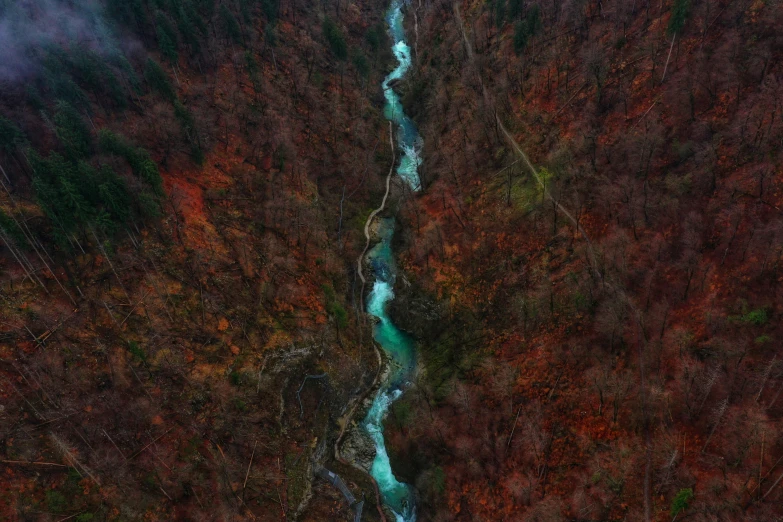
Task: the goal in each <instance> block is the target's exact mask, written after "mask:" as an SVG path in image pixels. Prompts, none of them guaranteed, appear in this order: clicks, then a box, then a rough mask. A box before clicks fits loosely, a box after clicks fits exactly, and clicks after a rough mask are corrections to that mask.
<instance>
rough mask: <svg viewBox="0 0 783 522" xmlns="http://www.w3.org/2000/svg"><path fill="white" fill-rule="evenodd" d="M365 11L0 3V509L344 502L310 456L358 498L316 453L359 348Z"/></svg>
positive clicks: (375, 83) (372, 66)
mask: <svg viewBox="0 0 783 522" xmlns="http://www.w3.org/2000/svg"><path fill="white" fill-rule="evenodd" d="M382 10H383V6H381V5H378V4H377V3H375V2H364V1H359V2H354V3H350V4H346V3H344V2H339V1H338V2H322V3H320V4H319V5H318V7H317V8H314V7H313V6H309V5H305V4H304V3H302V2H297V1H290V2H280V3H277V2H270V1H255V0H241V1H239V2H233V1H225V2H222V1H219V2H215V1H213V0H160V1H147V0H131V1H125V0H123V1H119V0H117V1H114V0H107V1H106V2H97V3H87V4H84V5H82V6H79V5H74V4H73V3H72V2H65V1H58V0H48V1H25V2H0V35H1V36H2V40H1V41H3V42H5V43H6V44H7V45H5V46H3V49H2V51H0V57H2V58H3V60H2V62H3V63H2V66H0V83H2V89H0V91H1V92H2V94H0V115H1V117H0V165H2V167H3V172H2V173H3V177H2V182H3V191H2V194H0V239H2V242H1V244H2V246H0V266H1V267H2V269H1V270H0V273H2V278H1V281H0V285H1V286H0V296H1V297H2V302H1V303H0V307H1V308H0V310H2V313H0V317H2V320H1V321H0V375H1V376H2V377H0V382H2V384H0V397H2V408H0V418H2V422H0V426H2V427H1V428H0V434H1V435H0V440H1V441H2V446H0V469H2V471H3V478H2V479H0V517H2V518H4V519H8V520H50V519H51V520H55V519H57V520H59V519H63V518H66V517H73V518H74V519H75V520H80V521H86V520H127V519H142V518H144V519H147V520H172V519H187V520H196V519H199V520H200V519H205V520H206V519H210V520H211V519H238V518H239V519H249V520H251V519H252V520H280V519H281V518H292V519H293V518H297V517H298V518H300V519H302V520H325V519H339V518H341V517H346V518H347V517H350V514H349V513H350V510H349V508H348V506H347V505H345V504H344V502H343V500H342V497H341V496H340V494H339V492H337V491H336V490H332V488H331V487H330V486H328V484H326V482H323V481H317V480H316V479H315V478H314V477H313V475H312V472H313V469H314V468H315V467H317V466H319V465H323V464H324V463H327V462H329V463H330V465H335V466H336V468H337V469H339V472H340V473H341V474H342V476H343V478H344V479H345V480H346V482H348V485H349V487H351V488H352V489H353V491H354V494H355V495H356V496H357V497H361V496H362V492H366V493H367V497H368V498H367V506H366V507H365V513H366V517H365V518H366V519H370V520H372V519H373V517H376V516H378V510H377V509H376V508H375V505H374V502H375V495H374V494H373V491H374V488H373V485H372V483H371V482H369V478H368V477H367V476H365V475H362V474H360V473H357V472H356V471H355V470H353V469H352V468H350V467H348V466H341V465H339V464H334V463H331V462H330V459H331V450H332V447H333V443H334V439H335V437H336V436H337V434H338V433H339V431H340V429H341V423H343V422H345V421H346V419H345V415H346V414H347V413H348V412H351V411H354V410H353V409H352V405H353V404H354V401H355V400H356V399H357V398H358V397H359V396H361V395H362V394H364V393H365V392H366V390H367V387H368V386H369V385H370V384H371V383H372V382H373V380H374V378H375V375H376V373H377V371H378V359H377V356H376V353H375V351H374V349H373V347H372V344H371V334H370V331H369V328H368V327H367V325H366V322H365V320H364V319H363V314H362V313H361V311H360V310H359V308H358V303H359V299H358V297H359V296H358V292H359V290H358V289H357V286H356V274H355V259H356V257H357V256H358V255H359V252H360V251H361V249H362V248H363V247H364V235H363V230H362V227H363V225H364V221H365V219H366V217H367V215H368V214H369V212H370V211H371V209H372V208H374V207H376V206H377V205H378V202H379V201H380V198H381V195H382V193H383V190H384V186H383V181H384V174H385V173H386V171H387V170H388V168H389V162H390V159H391V153H390V151H388V148H387V147H386V146H385V144H386V143H388V131H387V128H386V125H385V120H384V118H383V114H382V111H381V107H382V103H383V97H382V94H381V91H380V88H379V86H380V83H381V79H382V78H383V76H384V75H385V74H386V71H385V67H386V66H387V64H389V63H390V62H389V53H388V50H387V49H388V45H387V43H386V36H385V32H384V30H383V26H382V25H381V23H382V14H383V12H382ZM324 374H325V376H324V377H320V378H318V379H306V378H305V377H306V376H308V375H310V376H321V375H324ZM313 488H315V489H313Z"/></svg>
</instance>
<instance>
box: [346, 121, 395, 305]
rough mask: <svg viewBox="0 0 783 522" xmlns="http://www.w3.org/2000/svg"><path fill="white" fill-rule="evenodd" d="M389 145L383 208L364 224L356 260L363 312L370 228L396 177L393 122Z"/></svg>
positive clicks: (374, 211)
mask: <svg viewBox="0 0 783 522" xmlns="http://www.w3.org/2000/svg"><path fill="white" fill-rule="evenodd" d="M389 145H391V152H392V161H391V167H389V174H388V175H387V176H386V193H385V194H384V195H383V200H382V201H381V206H380V207H378V208H376V209H375V210H373V211H372V213H371V214H370V215H369V216H368V217H367V221H365V222H364V237H365V240H366V241H365V243H364V250H362V253H361V254H360V255H359V259H357V260H356V270H357V271H358V273H359V279H361V280H362V291H361V293H360V294H359V304H360V306H361V309H362V310H364V286H365V284H366V283H367V280H366V279H365V277H364V256H365V255H367V250H368V249H369V248H370V226H371V225H372V222H373V220H374V219H375V216H377V215H378V214H380V213H381V212H383V209H384V208H386V200H387V199H388V198H389V189H390V187H391V178H392V176H393V175H394V165H395V164H396V161H397V158H396V155H395V152H394V127H393V126H392V122H391V121H390V122H389Z"/></svg>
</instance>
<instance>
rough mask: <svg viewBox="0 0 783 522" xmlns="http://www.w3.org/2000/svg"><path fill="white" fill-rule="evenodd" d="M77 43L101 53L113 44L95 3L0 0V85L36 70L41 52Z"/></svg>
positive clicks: (109, 32)
mask: <svg viewBox="0 0 783 522" xmlns="http://www.w3.org/2000/svg"><path fill="white" fill-rule="evenodd" d="M74 43H76V44H79V45H82V46H85V47H88V48H90V49H92V50H95V51H98V52H100V53H102V54H103V53H106V52H110V51H113V50H115V49H116V47H117V46H116V42H115V39H114V37H113V35H112V32H111V30H110V29H109V27H108V25H107V24H106V22H105V18H104V16H103V6H102V5H101V4H100V3H99V2H97V1H95V0H72V1H67V0H0V82H18V81H23V80H26V79H29V78H31V77H33V76H35V75H36V74H37V73H38V71H39V67H40V65H39V61H38V58H39V57H40V52H39V51H40V50H41V49H46V48H47V47H50V46H53V45H69V44H74Z"/></svg>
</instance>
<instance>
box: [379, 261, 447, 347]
mask: <svg viewBox="0 0 783 522" xmlns="http://www.w3.org/2000/svg"><path fill="white" fill-rule="evenodd" d="M394 293H395V298H394V300H393V301H391V302H390V303H389V316H391V318H392V320H393V321H394V323H395V324H396V325H397V326H398V327H399V328H401V329H403V330H405V331H407V332H409V333H410V334H412V335H413V336H414V337H415V338H416V339H418V340H424V341H426V340H427V339H430V338H433V337H435V336H436V335H437V333H438V332H439V331H440V329H441V328H442V327H443V326H442V325H444V324H445V323H446V322H445V321H443V318H444V315H445V313H446V310H445V309H444V306H443V305H441V304H439V303H438V302H437V301H436V300H435V299H430V298H429V296H428V295H427V294H426V293H424V292H422V291H421V289H420V288H419V287H418V285H416V284H415V283H410V282H409V281H408V280H407V279H406V278H405V276H404V275H403V276H401V277H400V279H399V280H398V281H397V284H396V285H395V287H394Z"/></svg>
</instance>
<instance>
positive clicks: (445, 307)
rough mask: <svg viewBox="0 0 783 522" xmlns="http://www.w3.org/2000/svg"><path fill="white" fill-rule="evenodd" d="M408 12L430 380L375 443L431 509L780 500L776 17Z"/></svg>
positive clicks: (587, 514) (413, 274)
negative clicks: (385, 447) (419, 143)
mask: <svg viewBox="0 0 783 522" xmlns="http://www.w3.org/2000/svg"><path fill="white" fill-rule="evenodd" d="M411 11H412V12H414V13H415V16H414V17H411V19H412V20H411V28H410V29H411V32H412V33H415V34H417V36H418V44H417V45H416V49H417V50H418V54H417V55H416V56H415V59H416V63H417V64H418V67H417V74H416V75H415V76H414V77H412V78H411V80H410V81H409V82H408V83H407V84H406V86H405V87H406V89H407V93H408V94H407V96H406V100H405V101H406V106H407V108H408V113H409V114H410V115H411V116H412V117H413V119H414V120H416V121H417V123H418V124H419V126H420V129H421V132H422V135H423V136H424V142H425V150H424V154H423V157H424V165H423V168H422V179H423V183H424V185H425V190H424V191H423V196H422V197H421V198H418V199H415V200H414V199H410V200H409V201H408V204H407V205H406V207H405V209H404V212H403V213H404V215H405V217H406V219H407V227H406V228H407V230H409V231H410V233H409V234H408V235H407V237H406V238H404V240H403V242H404V247H405V248H406V250H407V253H406V254H405V255H404V259H403V267H404V269H405V271H406V276H407V279H408V282H409V283H410V284H409V285H408V286H406V285H399V290H400V292H401V293H402V295H399V296H398V297H397V299H396V300H395V303H396V308H395V310H394V314H393V315H394V317H395V320H396V322H397V323H398V324H401V325H403V326H404V327H406V328H407V329H408V330H410V331H412V332H413V333H415V334H416V335H417V336H418V337H419V338H420V339H421V345H422V357H423V362H424V365H423V366H424V367H425V370H424V371H423V372H422V374H421V376H420V379H419V382H418V383H417V386H416V387H415V389H414V391H412V392H411V393H410V394H409V395H408V396H407V397H406V398H405V399H403V400H402V402H399V403H397V405H396V406H395V407H394V408H393V415H392V416H390V418H389V421H388V423H387V433H388V434H389V435H388V436H389V437H390V439H391V443H390V447H391V448H392V449H391V450H390V451H392V452H393V453H394V455H393V457H394V459H393V463H394V464H395V466H397V468H396V469H399V470H400V477H401V478H402V479H404V480H405V481H407V482H411V483H415V484H416V485H417V487H418V489H419V491H420V493H421V495H422V504H423V506H422V512H423V513H424V516H423V519H427V520H553V521H554V520H624V519H627V520H671V519H672V518H673V517H675V516H676V517H677V518H681V517H684V516H687V517H688V518H689V519H692V520H740V519H741V520H772V519H774V518H775V517H777V516H780V506H779V503H778V502H777V500H778V499H779V498H780V495H783V491H781V490H780V489H779V481H778V477H779V475H780V473H781V470H780V469H779V468H778V465H779V459H780V456H781V455H782V454H783V448H782V447H781V445H780V444H781V441H780V430H779V428H778V422H779V418H780V414H781V410H780V408H781V404H780V402H779V401H778V398H779V396H780V393H779V392H780V390H781V385H783V381H781V380H780V376H781V372H780V370H781V366H780V354H779V350H778V346H779V339H780V337H781V334H783V332H781V329H780V321H779V313H780V305H781V295H780V287H779V278H780V273H779V266H780V256H781V249H780V241H781V236H780V234H781V230H782V228H781V227H782V226H783V221H781V212H780V208H781V190H780V189H781V186H780V156H779V150H780V143H781V137H782V136H783V127H781V119H780V117H779V114H778V112H779V109H778V106H779V101H778V99H779V88H778V82H779V76H780V74H781V73H782V72H783V71H781V61H780V58H781V40H780V37H779V34H778V31H777V30H776V27H778V26H779V24H780V22H781V17H783V10H782V9H781V8H780V6H779V5H778V4H777V3H770V2H731V1H708V0H704V1H693V2H687V1H684V0H674V1H673V2H655V3H653V2H606V1H602V2H590V1H586V2H551V1H540V2H519V1H516V0H512V1H505V0H493V1H492V2H487V3H483V2H450V1H436V2H421V3H418V4H416V3H414V4H413V5H412V6H411ZM424 42H426V45H425V44H424ZM525 157H527V158H529V160H530V164H528V162H527V160H526V158H525Z"/></svg>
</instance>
